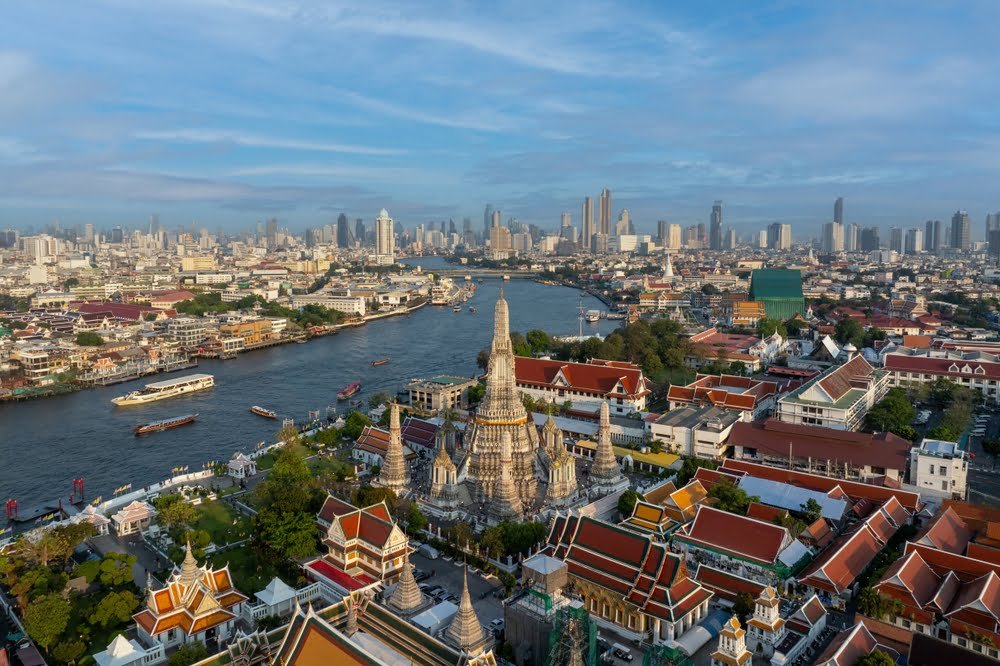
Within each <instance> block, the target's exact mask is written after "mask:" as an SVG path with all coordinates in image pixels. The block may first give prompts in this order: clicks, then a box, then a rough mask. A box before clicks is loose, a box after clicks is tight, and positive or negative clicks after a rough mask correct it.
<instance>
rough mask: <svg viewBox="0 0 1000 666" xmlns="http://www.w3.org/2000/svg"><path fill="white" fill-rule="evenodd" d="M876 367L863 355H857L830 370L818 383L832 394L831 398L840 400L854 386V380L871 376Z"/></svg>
mask: <svg viewBox="0 0 1000 666" xmlns="http://www.w3.org/2000/svg"><path fill="white" fill-rule="evenodd" d="M874 370H875V369H874V368H873V367H872V366H871V364H870V363H868V361H866V360H865V359H864V357H863V356H855V357H854V358H852V359H851V360H850V361H848V362H847V363H845V364H844V365H842V366H840V367H838V368H836V369H835V370H832V371H830V372H829V373H827V374H826V376H824V377H823V378H822V379H820V380H819V381H817V382H816V385H817V386H818V387H820V388H821V389H823V392H824V393H826V394H827V395H828V396H830V398H831V400H833V401H837V400H840V399H841V398H842V397H844V395H845V394H846V393H847V392H848V391H850V390H851V389H852V388H854V385H853V384H852V382H853V381H854V380H855V379H857V378H861V377H869V376H870V375H871V374H872V372H873V371H874Z"/></svg>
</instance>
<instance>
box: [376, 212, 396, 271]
mask: <svg viewBox="0 0 1000 666" xmlns="http://www.w3.org/2000/svg"><path fill="white" fill-rule="evenodd" d="M395 254H396V234H395V229H394V228H393V224H392V218H391V217H389V213H388V211H386V209H385V208H383V209H382V210H380V211H379V213H378V217H376V218H375V255H376V256H377V257H379V263H387V264H391V263H392V262H393V259H394V258H395Z"/></svg>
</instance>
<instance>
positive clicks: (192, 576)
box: [180, 538, 201, 585]
mask: <svg viewBox="0 0 1000 666" xmlns="http://www.w3.org/2000/svg"><path fill="white" fill-rule="evenodd" d="M200 574H201V570H200V569H199V568H198V563H197V562H196V561H195V559H194V553H192V552H191V539H190V538H188V540H187V552H186V553H185V554H184V562H182V563H181V576H180V582H181V583H183V584H184V585H193V584H194V583H195V582H196V581H197V580H198V578H199V577H200Z"/></svg>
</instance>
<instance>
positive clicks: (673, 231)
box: [667, 224, 684, 250]
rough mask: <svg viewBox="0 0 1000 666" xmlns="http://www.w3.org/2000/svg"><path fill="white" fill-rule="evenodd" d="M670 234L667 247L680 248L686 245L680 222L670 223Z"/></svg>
mask: <svg viewBox="0 0 1000 666" xmlns="http://www.w3.org/2000/svg"><path fill="white" fill-rule="evenodd" d="M669 231H670V236H669V237H668V238H667V247H669V248H670V249H671V250H679V249H681V247H683V245H684V239H683V236H682V233H683V230H682V228H681V225H679V224H671V225H670V230H669Z"/></svg>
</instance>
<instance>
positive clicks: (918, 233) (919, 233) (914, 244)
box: [903, 227, 924, 254]
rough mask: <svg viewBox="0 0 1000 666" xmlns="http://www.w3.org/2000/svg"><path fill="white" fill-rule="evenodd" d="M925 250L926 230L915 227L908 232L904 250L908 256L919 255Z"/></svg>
mask: <svg viewBox="0 0 1000 666" xmlns="http://www.w3.org/2000/svg"><path fill="white" fill-rule="evenodd" d="M923 249H924V230H923V229H921V228H920V227H913V228H911V229H907V230H906V241H905V243H904V245H903V250H904V251H905V252H906V254H919V253H921V252H923Z"/></svg>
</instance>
